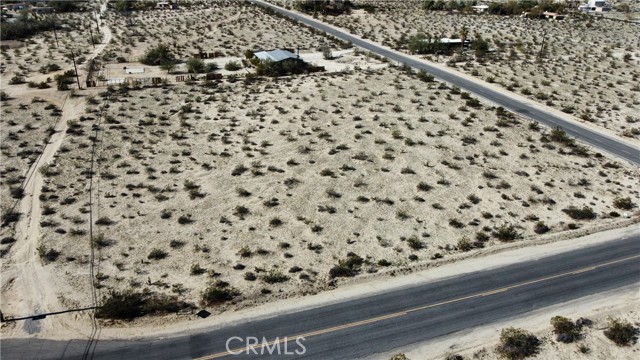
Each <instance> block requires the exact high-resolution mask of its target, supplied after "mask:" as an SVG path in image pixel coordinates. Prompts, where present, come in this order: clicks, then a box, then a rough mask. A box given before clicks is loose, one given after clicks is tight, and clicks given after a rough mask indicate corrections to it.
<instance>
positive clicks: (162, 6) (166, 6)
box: [156, 1, 173, 10]
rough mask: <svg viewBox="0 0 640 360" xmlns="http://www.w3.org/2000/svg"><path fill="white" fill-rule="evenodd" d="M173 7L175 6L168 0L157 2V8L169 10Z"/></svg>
mask: <svg viewBox="0 0 640 360" xmlns="http://www.w3.org/2000/svg"><path fill="white" fill-rule="evenodd" d="M172 8H173V6H172V5H171V4H170V3H169V2H168V1H159V2H158V3H156V9H158V10H168V9H172Z"/></svg>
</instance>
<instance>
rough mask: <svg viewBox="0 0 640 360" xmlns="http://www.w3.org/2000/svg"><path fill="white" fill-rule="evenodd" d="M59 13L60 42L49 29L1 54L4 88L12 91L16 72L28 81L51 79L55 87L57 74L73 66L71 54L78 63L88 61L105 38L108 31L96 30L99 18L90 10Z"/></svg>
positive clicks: (1, 78)
mask: <svg viewBox="0 0 640 360" xmlns="http://www.w3.org/2000/svg"><path fill="white" fill-rule="evenodd" d="M55 16H56V21H57V22H58V23H60V24H62V26H63V28H62V29H60V30H58V31H57V38H58V42H57V43H56V34H54V32H53V31H48V32H44V33H40V34H38V35H35V36H33V37H31V38H28V39H25V40H24V41H21V42H19V44H20V46H19V47H15V48H11V49H9V50H3V51H2V52H1V53H0V63H1V64H2V68H3V71H2V76H1V77H0V84H1V86H2V89H3V90H4V91H7V92H9V93H11V89H12V88H13V86H12V85H9V82H10V81H11V79H12V78H13V77H14V76H15V75H21V76H22V77H23V78H24V80H25V81H26V82H30V81H33V82H36V83H40V82H49V83H50V86H51V87H52V88H53V89H55V86H56V85H55V82H53V81H52V80H53V78H54V76H55V75H56V74H59V73H62V72H63V71H64V70H69V69H73V62H72V60H71V53H72V52H73V54H74V55H75V59H76V64H77V65H81V64H84V63H85V62H86V61H87V60H88V59H89V58H90V57H91V54H92V53H93V52H94V51H95V47H97V46H98V44H99V43H101V42H103V40H104V39H105V34H104V33H103V32H98V30H97V29H96V21H95V18H94V17H93V16H92V15H90V13H61V14H56V15H55ZM91 35H93V37H94V42H95V44H94V45H92V43H91ZM94 46H95V47H94ZM48 65H55V66H58V67H60V68H61V69H62V70H54V71H51V70H50V69H49V70H47V66H48Z"/></svg>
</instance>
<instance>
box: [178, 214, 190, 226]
mask: <svg viewBox="0 0 640 360" xmlns="http://www.w3.org/2000/svg"><path fill="white" fill-rule="evenodd" d="M193 221H194V220H193V219H191V216H190V215H180V217H179V218H178V224H180V225H187V224H191V223H192V222H193Z"/></svg>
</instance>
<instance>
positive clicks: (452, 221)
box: [449, 219, 464, 229]
mask: <svg viewBox="0 0 640 360" xmlns="http://www.w3.org/2000/svg"><path fill="white" fill-rule="evenodd" d="M449 226H452V227H454V228H456V229H461V228H463V227H464V224H463V223H462V222H460V220H458V219H449Z"/></svg>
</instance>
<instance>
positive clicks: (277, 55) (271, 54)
mask: <svg viewBox="0 0 640 360" xmlns="http://www.w3.org/2000/svg"><path fill="white" fill-rule="evenodd" d="M253 56H255V57H256V58H258V59H259V60H262V61H273V62H283V61H302V59H300V56H298V55H296V54H294V53H292V52H291V51H289V50H282V49H275V50H270V51H258V52H255V53H253Z"/></svg>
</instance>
